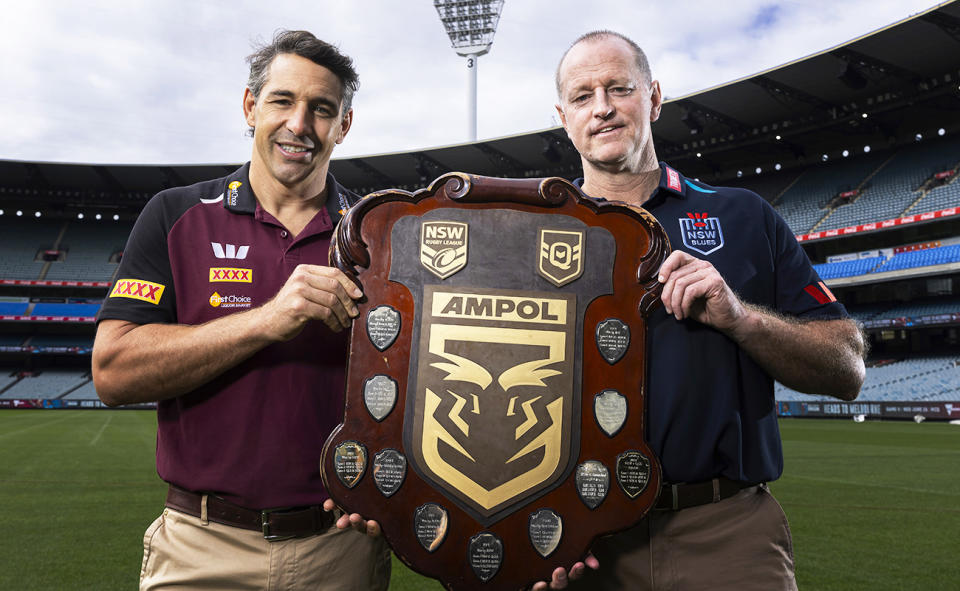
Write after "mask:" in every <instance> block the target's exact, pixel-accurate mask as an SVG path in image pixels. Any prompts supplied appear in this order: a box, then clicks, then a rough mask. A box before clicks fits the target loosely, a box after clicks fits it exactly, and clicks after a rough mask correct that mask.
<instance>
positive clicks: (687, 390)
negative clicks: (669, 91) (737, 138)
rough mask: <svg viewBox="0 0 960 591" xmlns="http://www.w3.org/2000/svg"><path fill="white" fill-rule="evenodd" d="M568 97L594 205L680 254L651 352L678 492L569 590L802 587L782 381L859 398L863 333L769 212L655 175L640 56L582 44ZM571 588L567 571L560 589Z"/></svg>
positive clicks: (569, 68)
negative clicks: (787, 487) (620, 207)
mask: <svg viewBox="0 0 960 591" xmlns="http://www.w3.org/2000/svg"><path fill="white" fill-rule="evenodd" d="M557 91H558V95H559V102H558V104H557V112H558V113H559V115H560V120H561V121H562V123H563V127H564V129H566V131H567V135H568V136H569V137H570V139H571V141H572V142H573V144H574V146H575V147H576V149H577V151H578V152H579V153H580V156H581V161H582V164H583V179H582V189H583V191H584V193H586V194H587V195H589V196H591V197H593V198H596V199H608V200H615V201H621V202H625V203H628V204H631V205H635V206H638V207H643V208H645V209H647V210H648V211H649V212H650V213H652V214H653V215H654V216H655V217H656V218H657V219H658V220H659V221H660V223H661V224H662V225H663V227H664V229H665V231H666V232H667V235H668V237H669V238H670V243H671V245H672V248H673V252H672V253H671V254H670V256H669V257H668V258H667V260H666V261H665V262H664V263H663V265H662V266H661V268H660V272H659V277H658V279H659V281H660V282H661V283H662V284H663V291H662V297H661V300H662V303H663V307H662V308H659V309H658V310H656V311H655V312H654V313H652V315H651V317H650V318H649V320H648V327H647V328H648V335H647V336H648V339H649V342H648V345H647V347H646V351H647V353H648V355H649V363H648V364H647V367H648V368H649V377H648V381H647V386H648V396H647V399H646V402H647V425H648V427H647V431H646V436H647V439H648V441H649V443H650V445H651V447H652V448H653V449H654V451H655V452H656V453H657V455H658V457H659V458H660V461H661V466H662V469H663V481H664V485H663V487H662V488H661V491H660V496H659V500H658V501H657V504H656V506H655V507H654V508H653V510H651V512H650V513H649V514H648V516H647V517H646V518H645V519H644V520H643V521H641V522H640V524H639V525H637V526H635V527H633V528H630V529H628V530H626V531H624V532H621V533H619V534H615V535H613V536H610V537H607V538H603V539H601V540H599V541H598V542H597V543H596V544H595V545H594V547H593V549H592V552H593V555H592V556H589V557H588V560H587V565H586V566H589V567H591V568H585V565H584V564H583V563H578V564H577V565H575V566H574V567H573V568H572V569H571V576H570V578H571V579H578V580H576V581H574V582H573V583H572V585H571V588H575V589H585V590H586V589H589V590H591V591H595V590H598V589H611V590H612V589H631V590H656V589H738V590H744V589H756V590H758V591H761V590H763V591H765V590H769V589H796V580H795V577H794V564H793V547H792V541H791V537H790V530H789V528H788V526H787V521H786V517H785V516H784V514H783V511H782V510H781V508H780V506H779V504H778V503H777V501H776V500H775V499H774V498H773V496H772V495H771V494H770V491H769V489H768V487H767V485H766V483H767V482H770V481H772V480H776V479H777V478H778V477H779V476H780V474H781V473H782V471H783V452H782V447H781V442H780V436H779V431H778V427H777V415H776V406H775V403H774V397H773V383H774V380H775V379H776V380H779V381H780V382H782V383H783V384H785V385H787V386H788V387H790V388H793V389H795V390H799V391H802V392H809V393H817V394H827V395H831V396H835V397H837V398H841V399H844V400H852V399H854V398H855V397H856V396H857V393H858V392H859V389H860V386H861V384H862V383H863V378H864V371H865V370H864V364H863V354H864V342H863V338H862V335H861V334H860V330H859V328H858V327H857V325H856V324H855V323H854V322H853V321H852V320H851V319H850V318H849V317H848V316H847V313H846V311H845V310H844V308H843V306H842V305H841V304H839V303H838V302H837V301H836V298H834V297H833V295H832V294H831V293H830V291H829V290H828V289H827V288H826V286H825V285H824V284H823V282H821V281H820V278H819V277H818V276H817V274H816V273H815V272H814V270H813V268H812V267H811V265H810V262H809V260H808V259H807V257H806V256H805V254H804V253H803V250H802V249H801V248H800V246H799V245H798V244H797V242H796V239H795V238H794V236H793V233H792V232H791V231H790V228H789V227H787V225H786V223H785V222H784V221H783V220H782V219H781V218H780V216H779V215H777V213H776V212H775V211H774V210H773V208H772V207H771V206H770V205H769V204H768V203H767V202H766V201H764V200H763V199H762V198H760V197H759V196H757V195H756V194H754V193H752V192H750V191H746V190H743V189H734V188H729V187H713V186H710V185H707V184H705V183H701V182H699V181H697V180H695V179H689V178H686V177H684V176H683V175H682V174H681V173H680V172H678V171H677V170H675V169H673V168H672V167H670V166H669V165H668V164H666V163H662V162H658V161H657V155H656V150H655V147H654V141H653V132H652V130H651V125H652V123H653V122H655V121H656V120H657V118H658V117H659V116H660V108H661V106H662V104H663V96H662V94H661V90H660V83H659V82H658V81H657V80H655V79H653V77H652V76H651V74H650V69H649V65H647V60H646V57H645V56H644V55H643V52H642V50H640V48H639V46H638V45H637V44H636V43H634V42H633V41H631V40H630V39H629V38H627V37H626V36H624V35H622V34H620V33H614V32H612V31H595V32H592V33H588V34H586V35H584V36H582V37H581V38H579V39H578V40H577V41H576V42H574V44H573V45H572V46H571V47H570V49H568V51H567V52H566V53H565V54H564V56H563V58H562V59H561V61H560V64H559V66H558V68H557ZM567 583H568V580H567V573H566V571H565V570H564V569H563V568H558V569H557V570H556V571H555V572H554V576H553V580H552V581H551V582H550V587H551V588H558V589H559V588H564V587H566V586H567ZM546 587H547V583H546V582H541V583H538V584H537V585H536V586H535V589H543V588H546Z"/></svg>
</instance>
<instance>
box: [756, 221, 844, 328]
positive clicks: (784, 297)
mask: <svg viewBox="0 0 960 591" xmlns="http://www.w3.org/2000/svg"><path fill="white" fill-rule="evenodd" d="M765 207H766V209H767V215H769V216H772V222H773V224H774V227H775V231H774V236H775V240H776V245H775V252H776V261H775V264H776V276H777V287H776V292H777V293H776V297H777V303H776V308H777V310H778V311H780V312H783V313H785V314H789V315H791V316H796V317H798V318H803V319H806V320H817V319H821V320H830V319H837V318H849V317H850V316H849V314H847V310H846V308H844V307H843V304H841V303H840V302H838V301H837V298H836V297H835V296H834V295H833V293H832V292H831V291H830V288H828V287H827V285H826V283H824V282H823V280H821V279H820V276H819V275H817V272H816V271H815V270H814V269H813V265H812V264H810V259H809V258H807V254H806V253H805V252H804V251H803V248H801V247H800V244H799V243H798V242H797V238H796V236H794V234H793V231H792V230H791V229H790V227H789V226H788V225H787V222H785V221H784V220H783V218H781V217H780V215H779V214H777V212H776V211H775V210H774V209H773V207H772V206H770V205H769V204H765Z"/></svg>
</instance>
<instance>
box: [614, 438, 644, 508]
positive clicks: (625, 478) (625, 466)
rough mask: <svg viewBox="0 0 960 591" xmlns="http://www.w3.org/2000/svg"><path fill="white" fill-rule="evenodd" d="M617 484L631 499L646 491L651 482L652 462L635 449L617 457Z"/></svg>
mask: <svg viewBox="0 0 960 591" xmlns="http://www.w3.org/2000/svg"><path fill="white" fill-rule="evenodd" d="M617 482H619V483H620V488H622V489H623V492H625V493H627V496H628V497H630V498H631V499H634V498H636V497H637V495H639V494H640V493H642V492H643V491H644V490H646V488H647V483H649V482H650V460H649V459H648V458H647V456H645V455H643V454H642V453H640V452H639V451H636V450H633V449H631V450H628V451H625V452H623V453H622V454H620V455H619V456H617Z"/></svg>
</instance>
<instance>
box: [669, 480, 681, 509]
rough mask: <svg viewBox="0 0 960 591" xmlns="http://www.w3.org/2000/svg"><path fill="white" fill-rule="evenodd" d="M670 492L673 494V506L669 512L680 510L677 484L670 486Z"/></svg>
mask: <svg viewBox="0 0 960 591" xmlns="http://www.w3.org/2000/svg"><path fill="white" fill-rule="evenodd" d="M670 492H671V493H672V494H673V506H672V507H671V510H672V511H679V510H680V486H679V485H677V484H671V485H670Z"/></svg>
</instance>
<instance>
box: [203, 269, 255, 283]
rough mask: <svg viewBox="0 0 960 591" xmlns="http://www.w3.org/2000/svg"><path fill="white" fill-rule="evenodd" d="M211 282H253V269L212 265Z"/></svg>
mask: <svg viewBox="0 0 960 591" xmlns="http://www.w3.org/2000/svg"><path fill="white" fill-rule="evenodd" d="M210 283H253V269H234V268H230V267H211V268H210Z"/></svg>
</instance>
